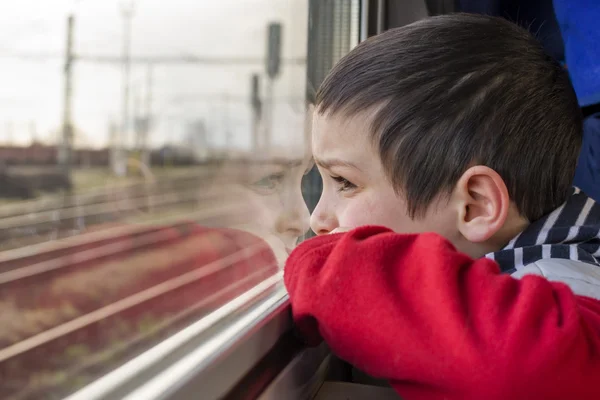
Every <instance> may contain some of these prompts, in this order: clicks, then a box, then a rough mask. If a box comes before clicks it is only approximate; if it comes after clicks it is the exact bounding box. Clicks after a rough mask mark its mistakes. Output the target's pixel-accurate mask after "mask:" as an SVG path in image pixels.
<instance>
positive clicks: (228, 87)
mask: <svg viewBox="0 0 600 400" xmlns="http://www.w3.org/2000/svg"><path fill="white" fill-rule="evenodd" d="M313 3H314V2H313ZM326 3H336V2H326ZM337 3H344V4H345V3H348V4H353V5H356V6H353V8H352V13H353V14H352V15H354V17H355V18H358V17H357V15H358V12H357V10H358V6H357V4H358V2H357V1H341V2H337ZM344 4H342V5H343V6H344V7H346V5H344ZM336 7H337V6H336ZM342 8H343V7H342ZM346 8H347V9H348V10H347V11H346V13H347V14H348V13H349V12H350V8H348V7H346ZM348 15H350V14H348ZM0 25H1V26H2V32H3V35H2V36H3V37H2V39H0V63H1V64H2V69H1V70H2V74H0V87H2V91H1V93H0V104H1V106H0V124H1V125H0V180H1V183H0V315H1V321H2V323H1V324H0V392H1V393H2V396H3V397H5V398H11V399H23V400H24V399H41V398H44V399H54V398H64V397H66V396H72V398H74V399H86V400H88V399H96V398H98V399H100V398H106V399H109V398H111V399H114V398H131V399H142V398H143V399H148V398H155V397H160V396H163V395H166V394H167V393H170V392H171V391H173V390H175V387H176V386H177V385H178V382H179V381H183V380H184V378H185V377H186V376H188V375H189V374H190V373H191V372H192V370H194V369H197V368H200V367H201V366H202V365H206V363H211V362H212V361H214V360H215V359H216V358H218V357H225V353H226V352H225V351H220V350H219V351H215V349H217V350H218V349H223V348H226V347H227V344H228V343H231V341H233V340H235V339H236V338H239V337H241V336H243V335H246V334H247V333H248V332H250V331H253V330H254V331H255V330H256V329H268V331H264V332H269V333H268V334H267V333H266V334H265V335H266V336H263V337H262V338H260V340H258V341H257V342H253V343H254V345H253V347H252V348H251V350H249V351H248V353H247V354H249V356H248V358H239V357H238V358H236V360H235V362H234V363H232V364H231V365H230V367H229V369H228V374H229V376H230V377H233V376H236V377H240V378H241V377H242V376H243V375H244V374H246V372H247V368H248V367H249V366H251V365H252V363H253V362H255V361H257V360H258V359H260V357H262V356H263V355H264V354H266V352H267V350H269V349H268V348H267V347H270V344H272V343H275V342H276V341H277V340H278V338H279V336H280V334H281V332H283V331H286V330H288V329H289V318H288V317H287V314H286V311H285V310H286V309H285V305H286V304H287V303H286V302H287V297H286V296H287V295H286V293H285V289H284V288H283V285H282V282H281V266H282V264H283V262H284V260H285V258H286V256H287V255H288V253H289V252H290V251H291V249H293V247H294V246H295V245H296V243H297V241H298V240H299V239H300V238H301V237H302V236H303V235H304V234H305V233H306V232H307V231H308V215H309V214H308V209H307V207H306V204H305V202H304V200H303V197H302V192H301V182H302V180H303V178H304V176H305V174H306V173H307V172H308V171H310V169H311V163H310V154H309V151H308V149H309V146H308V135H307V129H306V125H307V124H306V120H307V112H306V110H307V107H306V104H307V101H306V87H307V79H306V76H307V71H308V69H307V49H308V48H309V46H308V37H309V35H308V31H309V1H308V0H246V1H243V2H242V1H240V0H219V1H214V0H171V1H169V2H168V4H167V3H165V2H164V1H161V0H86V1H78V0H61V1H51V2H39V1H35V0H23V1H19V2H9V3H8V4H5V5H4V7H3V9H2V13H0ZM349 26H350V25H348V27H349ZM345 29H349V28H345ZM353 29H354V28H353ZM347 34H348V35H349V34H350V33H347ZM356 35H358V33H356ZM343 46H345V47H344V48H348V47H349V46H351V41H346V42H344V44H343ZM315 68H316V67H315ZM314 70H315V71H316V69H314ZM265 346H266V347H265ZM263 347H264V349H263ZM240 351H241V350H240ZM244 354H246V353H244ZM232 379H233V378H232ZM212 382H213V383H214V385H213V386H211V387H213V388H214V390H215V392H214V395H215V396H219V395H220V394H219V393H220V392H219V390H220V386H219V385H218V379H217V378H215V379H214V380H213V381H212ZM223 387H225V386H223ZM207 396H208V394H207ZM209 397H210V396H209ZM209 397H205V398H209Z"/></svg>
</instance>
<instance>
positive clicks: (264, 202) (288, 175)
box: [213, 157, 311, 251]
mask: <svg viewBox="0 0 600 400" xmlns="http://www.w3.org/2000/svg"><path fill="white" fill-rule="evenodd" d="M310 167H311V163H310V159H308V158H307V157H303V158H296V159H294V158H293V157H285V158H282V159H274V158H273V159H267V160H264V161H259V160H253V161H249V162H245V163H236V162H228V163H227V164H226V165H225V166H224V167H223V168H222V169H221V171H220V173H219V176H218V178H217V180H216V184H215V185H214V186H213V188H214V190H219V191H222V193H223V196H220V197H218V198H220V200H221V201H223V203H222V204H228V205H231V206H232V208H234V209H235V212H229V213H228V215H227V218H226V219H227V222H226V223H225V224H226V225H227V226H229V227H232V228H238V229H243V230H247V231H250V232H252V233H255V234H257V235H259V236H261V237H273V236H275V237H277V238H279V239H280V240H281V241H282V242H283V243H284V245H285V247H286V248H287V249H288V251H291V250H292V249H293V248H294V247H295V246H296V243H297V241H298V239H299V238H300V237H301V236H302V235H304V234H305V233H306V231H308V229H309V217H310V216H309V212H308V208H307V207H306V204H305V202H304V199H303V197H302V191H301V183H302V178H303V176H304V175H305V174H306V172H307V171H309V170H310Z"/></svg>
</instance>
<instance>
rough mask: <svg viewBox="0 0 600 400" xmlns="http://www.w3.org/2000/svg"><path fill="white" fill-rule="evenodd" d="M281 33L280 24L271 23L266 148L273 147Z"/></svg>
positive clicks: (268, 56) (268, 40)
mask: <svg viewBox="0 0 600 400" xmlns="http://www.w3.org/2000/svg"><path fill="white" fill-rule="evenodd" d="M281 31H282V27H281V24H280V23H271V24H269V26H268V34H267V60H266V62H267V65H266V67H267V76H268V78H269V79H268V80H267V93H266V100H267V101H266V102H267V107H266V110H265V111H266V112H265V122H264V132H265V136H264V142H263V145H264V146H265V148H268V147H270V146H271V131H272V129H273V108H274V101H273V91H274V81H275V78H277V76H278V75H279V73H280V70H281Z"/></svg>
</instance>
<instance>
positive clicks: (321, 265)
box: [285, 227, 600, 400]
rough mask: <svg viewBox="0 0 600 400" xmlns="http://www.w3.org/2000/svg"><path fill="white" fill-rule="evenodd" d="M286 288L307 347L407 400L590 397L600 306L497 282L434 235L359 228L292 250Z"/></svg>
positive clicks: (488, 268) (560, 288) (531, 282)
mask: <svg viewBox="0 0 600 400" xmlns="http://www.w3.org/2000/svg"><path fill="white" fill-rule="evenodd" d="M285 283H286V286H287V288H288V290H289V293H290V298H291V302H292V309H293V314H294V319H295V321H296V323H297V325H298V327H299V329H300V330H301V332H302V333H303V334H304V336H305V337H306V338H307V339H308V340H309V341H310V342H312V343H313V344H316V343H318V342H319V341H320V338H321V337H323V338H324V339H325V340H326V341H327V342H328V343H329V345H330V346H331V348H332V350H333V351H334V352H335V353H337V354H338V355H339V356H341V357H342V358H344V359H345V360H347V361H348V362H350V363H352V364H353V365H355V366H356V367H358V368H360V369H362V370H364V371H365V372H367V373H369V374H371V375H373V376H376V377H382V378H386V379H389V380H390V381H391V383H392V385H394V387H395V388H396V389H397V390H398V392H399V393H400V394H401V395H402V396H403V397H404V398H405V400H410V399H442V398H443V399H467V398H473V399H475V398H478V399H483V398H485V399H506V398H511V399H520V398H540V399H542V398H543V399H565V398H573V399H575V398H577V399H598V398H600V385H598V383H597V380H598V379H599V378H600V302H597V301H595V300H592V299H589V298H583V297H578V296H575V295H574V294H573V293H572V292H571V290H570V289H569V288H568V287H567V286H566V285H564V284H561V283H551V282H549V281H547V280H546V279H544V278H541V277H537V276H528V277H524V278H523V279H521V280H517V279H514V278H512V277H510V276H507V275H501V274H500V273H499V268H498V266H497V264H496V263H495V262H493V261H491V260H487V259H480V260H476V261H474V260H472V259H470V258H469V257H468V256H466V255H463V254H461V253H459V252H457V251H456V250H455V249H454V248H453V247H452V245H451V244H450V243H449V242H447V241H446V240H445V239H443V238H442V237H440V236H438V235H435V234H421V235H399V234H395V233H392V232H391V231H389V230H387V229H385V228H378V227H364V228H359V229H357V230H354V231H352V232H350V233H347V234H339V235H328V236H323V237H319V238H315V239H311V240H310V241H307V242H305V243H304V244H302V245H301V246H300V247H299V249H297V250H296V251H295V252H294V253H292V255H291V256H290V259H289V260H288V263H287V266H286V270H285Z"/></svg>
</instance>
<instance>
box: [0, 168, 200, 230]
mask: <svg viewBox="0 0 600 400" xmlns="http://www.w3.org/2000/svg"><path fill="white" fill-rule="evenodd" d="M210 176H211V171H210V170H207V171H204V172H202V171H198V172H197V173H190V172H186V173H179V174H173V176H167V177H160V178H159V179H155V180H153V181H147V182H136V183H128V184H116V185H107V186H104V187H101V188H96V189H90V190H86V191H84V192H81V193H76V194H72V195H54V196H51V197H47V198H42V199H36V200H26V201H21V202H19V203H15V204H8V205H3V206H1V207H0V220H2V219H4V218H11V217H19V216H25V215H27V214H31V213H41V212H44V211H55V210H60V209H63V208H68V207H82V206H89V205H94V204H101V203H107V202H110V201H114V200H115V199H127V198H130V199H135V198H140V197H147V196H149V195H153V194H157V193H164V192H169V191H174V190H179V189H181V188H182V187H188V188H189V187H190V186H191V185H193V184H198V183H202V182H203V181H206V180H207V179H209V178H210Z"/></svg>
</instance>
